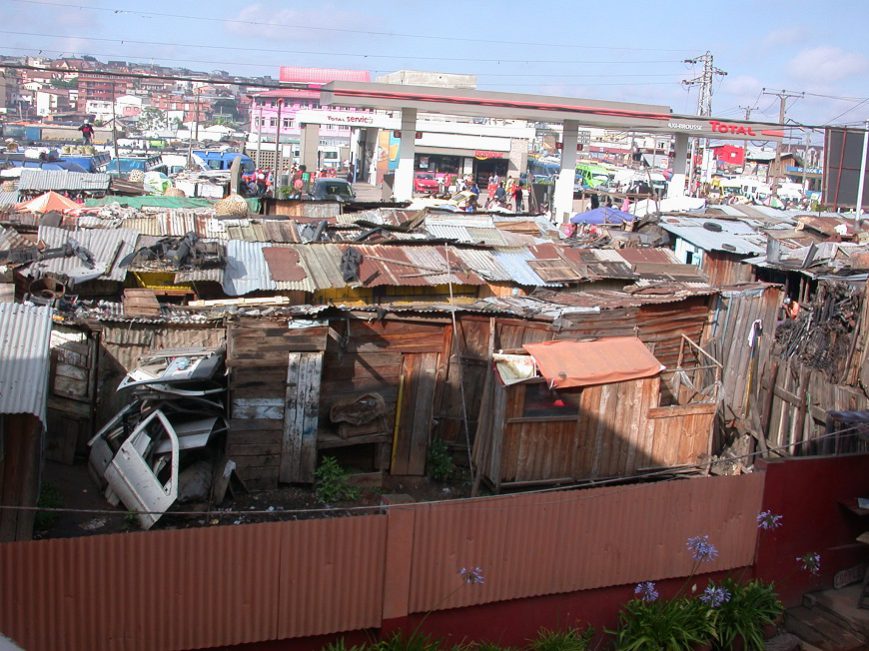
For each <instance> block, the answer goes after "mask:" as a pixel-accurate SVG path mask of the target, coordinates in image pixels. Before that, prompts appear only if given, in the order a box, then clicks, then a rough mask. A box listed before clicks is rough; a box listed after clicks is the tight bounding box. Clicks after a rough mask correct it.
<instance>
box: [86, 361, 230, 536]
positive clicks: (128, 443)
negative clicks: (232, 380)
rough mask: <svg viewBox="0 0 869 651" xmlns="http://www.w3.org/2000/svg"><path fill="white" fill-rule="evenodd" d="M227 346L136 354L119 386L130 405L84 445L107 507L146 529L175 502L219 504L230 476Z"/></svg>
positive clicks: (226, 488)
mask: <svg viewBox="0 0 869 651" xmlns="http://www.w3.org/2000/svg"><path fill="white" fill-rule="evenodd" d="M225 352H226V351H225V348H224V347H220V348H184V349H175V350H162V351H159V352H157V353H154V354H151V355H148V356H145V357H142V358H141V359H140V360H139V363H138V365H137V366H136V368H134V369H133V370H132V371H130V372H129V373H128V374H127V375H126V377H125V378H124V379H123V381H122V382H121V384H120V386H119V387H118V391H123V392H128V393H129V399H130V400H129V402H128V404H127V405H126V406H125V407H124V408H123V409H122V410H121V411H119V412H118V413H117V414H115V416H114V417H113V418H112V419H111V420H110V421H109V422H108V423H107V424H106V425H105V427H103V428H102V429H101V430H100V431H99V432H97V434H96V435H95V436H94V437H93V438H92V439H91V440H90V442H89V443H88V445H89V446H90V449H91V451H90V456H89V459H88V469H89V471H90V473H91V476H92V477H93V478H94V480H95V481H96V482H97V485H98V486H99V487H100V490H102V491H103V492H104V494H105V497H106V499H107V500H108V502H109V503H110V504H112V505H113V506H117V505H118V504H119V503H123V505H124V506H125V507H126V508H127V509H128V510H130V511H131V512H134V513H136V516H137V518H138V521H139V524H140V526H141V528H142V529H150V528H151V527H152V526H153V525H154V524H155V523H156V522H157V521H158V520H159V519H160V517H161V516H162V515H163V514H164V513H165V512H166V511H167V510H168V509H169V508H170V507H171V506H172V505H173V504H174V503H175V502H179V503H183V502H210V503H212V504H220V503H221V502H222V501H223V498H224V497H225V495H226V492H227V490H228V489H231V488H233V487H231V486H230V483H231V480H232V481H234V482H235V488H238V487H241V488H243V485H241V484H240V480H238V478H237V477H236V476H235V475H234V472H233V471H234V468H235V464H234V462H232V461H231V460H228V459H226V457H225V452H224V450H225V443H226V431H227V429H228V425H227V421H226V380H225V378H226V373H225V366H224V358H225Z"/></svg>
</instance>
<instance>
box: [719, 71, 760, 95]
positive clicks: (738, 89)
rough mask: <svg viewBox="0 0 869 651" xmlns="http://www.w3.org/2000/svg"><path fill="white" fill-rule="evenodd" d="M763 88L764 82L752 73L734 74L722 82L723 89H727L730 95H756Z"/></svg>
mask: <svg viewBox="0 0 869 651" xmlns="http://www.w3.org/2000/svg"><path fill="white" fill-rule="evenodd" d="M761 88H763V84H762V83H760V80H758V79H757V78H756V77H752V76H751V75H734V76H733V77H725V79H724V83H723V84H722V89H723V91H726V92H727V93H729V94H730V95H737V96H745V97H747V96H752V95H756V94H757V93H758V92H760V90H761Z"/></svg>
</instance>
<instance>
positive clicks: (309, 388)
mask: <svg viewBox="0 0 869 651" xmlns="http://www.w3.org/2000/svg"><path fill="white" fill-rule="evenodd" d="M322 369H323V353H321V352H317V353H290V358H289V366H288V368H287V392H286V402H285V405H286V409H285V412H284V427H283V435H282V441H281V443H282V444H281V468H280V475H279V478H280V480H281V481H282V482H287V483H295V482H301V483H307V484H312V483H313V482H314V471H315V470H316V469H317V423H318V421H319V416H318V412H319V409H320V376H321V374H322Z"/></svg>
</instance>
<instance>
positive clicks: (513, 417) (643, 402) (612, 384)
mask: <svg viewBox="0 0 869 651" xmlns="http://www.w3.org/2000/svg"><path fill="white" fill-rule="evenodd" d="M518 353H521V354H518ZM493 361H494V368H493V369H492V371H491V373H489V374H488V375H487V377H486V387H485V388H484V389H483V403H482V405H481V407H480V418H479V421H478V425H477V435H476V440H475V448H474V457H475V465H477V466H478V468H479V473H480V477H479V478H478V481H479V480H480V479H482V480H485V481H486V482H488V483H489V484H490V485H491V486H492V487H493V488H494V489H495V490H500V489H501V488H508V487H521V486H530V485H537V484H551V483H561V482H573V481H581V480H587V479H600V478H606V477H628V476H630V475H634V474H637V473H639V472H642V471H645V470H649V469H652V468H662V467H674V466H684V465H694V464H697V463H698V462H699V460H700V459H701V457H702V456H703V455H708V454H709V453H710V452H711V442H712V426H713V419H714V417H715V412H716V411H717V409H718V384H719V378H720V369H721V366H720V364H718V362H716V361H715V360H714V359H712V358H711V357H709V356H708V355H707V354H706V353H705V352H704V351H703V350H702V349H700V348H699V347H698V346H696V345H695V344H693V343H692V342H691V341H690V340H689V339H687V338H685V337H684V336H683V338H682V340H681V344H680V351H679V358H678V363H677V366H676V368H675V370H673V371H667V370H666V369H665V367H664V366H663V365H662V364H661V362H660V361H658V359H657V358H656V357H655V356H654V355H653V354H652V352H651V351H650V350H649V349H648V348H647V347H646V345H645V344H644V343H643V342H642V341H641V340H640V339H638V338H636V337H604V338H600V339H594V340H553V341H546V342H542V343H537V344H525V345H524V346H523V350H521V351H510V353H507V354H496V355H495V356H494V358H493Z"/></svg>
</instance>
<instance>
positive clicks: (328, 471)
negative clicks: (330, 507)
mask: <svg viewBox="0 0 869 651" xmlns="http://www.w3.org/2000/svg"><path fill="white" fill-rule="evenodd" d="M314 480H315V481H314V492H315V493H316V495H317V499H318V500H320V501H321V502H325V503H326V504H331V503H333V502H343V501H345V500H358V499H359V489H358V488H356V487H355V486H351V485H350V484H349V483H348V482H347V472H346V471H345V470H344V469H343V468H342V467H341V466H340V465H339V463H338V461H337V460H336V459H335V457H323V460H322V461H321V462H320V466H319V467H318V468H317V470H316V471H315V472H314Z"/></svg>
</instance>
